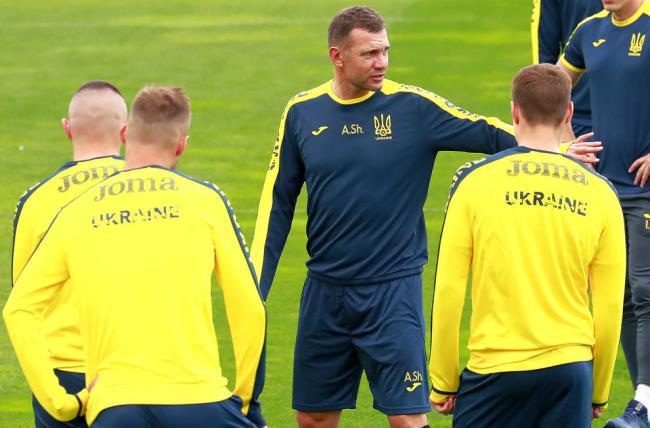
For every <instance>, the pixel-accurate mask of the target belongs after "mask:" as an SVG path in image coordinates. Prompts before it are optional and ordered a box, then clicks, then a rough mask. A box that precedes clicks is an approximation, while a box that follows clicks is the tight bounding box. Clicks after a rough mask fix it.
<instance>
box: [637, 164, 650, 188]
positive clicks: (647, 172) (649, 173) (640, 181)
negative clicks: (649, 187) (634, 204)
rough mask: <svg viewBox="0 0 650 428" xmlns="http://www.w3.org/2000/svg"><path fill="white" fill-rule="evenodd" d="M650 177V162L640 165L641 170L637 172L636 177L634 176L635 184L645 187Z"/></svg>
mask: <svg viewBox="0 0 650 428" xmlns="http://www.w3.org/2000/svg"><path fill="white" fill-rule="evenodd" d="M649 177H650V164H649V163H647V162H646V163H644V164H642V165H641V166H640V167H639V170H638V171H637V172H636V177H634V185H636V186H639V187H645V185H646V184H647V183H648V178H649Z"/></svg>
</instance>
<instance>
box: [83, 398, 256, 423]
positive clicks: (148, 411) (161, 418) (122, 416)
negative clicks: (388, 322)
mask: <svg viewBox="0 0 650 428" xmlns="http://www.w3.org/2000/svg"><path fill="white" fill-rule="evenodd" d="M241 404H242V402H241V400H240V399H239V397H236V396H232V397H230V398H229V399H227V400H223V401H217V402H215V403H205V404H183V405H137V404H129V405H124V406H115V407H109V408H108V409H104V410H102V411H101V413H100V414H99V415H98V416H97V418H96V419H95V421H94V422H93V424H92V427H93V428H125V427H128V428H187V427H192V428H246V427H255V424H253V423H252V422H250V421H249V420H248V419H246V417H245V416H244V415H243V414H242V413H241V410H240V409H241Z"/></svg>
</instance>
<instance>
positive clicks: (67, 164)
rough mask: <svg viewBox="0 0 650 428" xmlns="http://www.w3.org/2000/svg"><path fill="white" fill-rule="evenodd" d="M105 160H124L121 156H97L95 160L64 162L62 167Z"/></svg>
mask: <svg viewBox="0 0 650 428" xmlns="http://www.w3.org/2000/svg"><path fill="white" fill-rule="evenodd" d="M106 158H113V159H117V160H124V158H123V157H122V156H118V155H106V156H97V157H95V158H88V159H80V160H71V161H69V162H66V163H65V164H64V165H63V166H64V167H70V166H74V165H77V164H79V163H81V162H90V161H94V160H97V159H106Z"/></svg>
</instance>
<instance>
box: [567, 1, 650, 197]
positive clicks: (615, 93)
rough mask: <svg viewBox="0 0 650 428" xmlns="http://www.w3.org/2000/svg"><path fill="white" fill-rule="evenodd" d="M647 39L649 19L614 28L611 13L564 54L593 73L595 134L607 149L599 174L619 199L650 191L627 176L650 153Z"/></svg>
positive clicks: (580, 32) (588, 26)
mask: <svg viewBox="0 0 650 428" xmlns="http://www.w3.org/2000/svg"><path fill="white" fill-rule="evenodd" d="M641 7H643V8H645V7H646V5H643V6H641ZM648 33H650V16H648V15H646V14H645V13H643V14H641V16H639V17H638V19H636V20H635V21H634V22H632V23H630V24H628V25H625V26H622V27H619V26H616V25H614V24H613V23H612V14H611V13H608V14H603V15H602V16H600V15H599V16H598V17H594V18H592V19H590V20H588V21H586V22H584V23H583V24H582V25H581V26H579V27H578V28H577V29H576V31H575V33H574V34H573V36H572V37H571V39H570V40H569V43H568V45H567V47H566V51H565V53H564V58H565V59H566V60H567V61H568V62H569V64H571V65H573V66H574V67H576V68H579V69H586V70H587V71H588V73H589V90H590V92H591V104H592V116H591V120H592V125H593V130H594V132H595V133H596V136H595V138H596V139H597V140H600V141H602V142H603V147H604V150H603V151H602V152H601V153H600V154H599V155H598V156H599V157H600V162H599V163H598V165H597V167H596V169H597V171H598V172H599V173H601V174H602V175H604V176H605V177H607V178H609V179H610V180H611V182H612V183H613V184H614V186H615V187H616V190H617V191H618V193H619V194H632V193H644V192H647V191H650V186H648V185H646V186H645V187H644V188H640V187H639V186H635V185H634V177H635V174H631V173H629V172H628V168H629V167H630V165H631V164H632V162H634V161H635V160H636V159H638V158H640V157H641V156H644V155H646V154H648V153H650V121H648V120H646V118H648V117H650V98H648V96H647V94H650V79H648V75H650V52H648V51H649V50H650V47H648V46H650V44H644V43H643V42H644V41H645V36H646V35H647V34H648ZM633 39H635V40H633Z"/></svg>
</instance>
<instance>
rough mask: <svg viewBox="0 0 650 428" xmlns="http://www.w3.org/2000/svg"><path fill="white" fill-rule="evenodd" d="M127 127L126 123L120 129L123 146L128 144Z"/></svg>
mask: <svg viewBox="0 0 650 428" xmlns="http://www.w3.org/2000/svg"><path fill="white" fill-rule="evenodd" d="M126 126H127V124H126V123H125V124H124V125H122V127H121V128H120V140H122V144H126Z"/></svg>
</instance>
